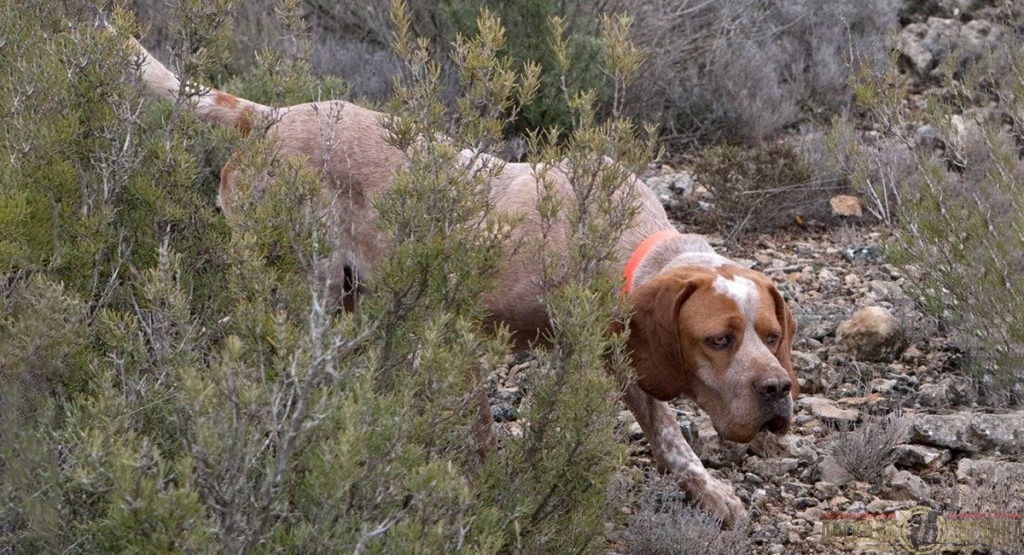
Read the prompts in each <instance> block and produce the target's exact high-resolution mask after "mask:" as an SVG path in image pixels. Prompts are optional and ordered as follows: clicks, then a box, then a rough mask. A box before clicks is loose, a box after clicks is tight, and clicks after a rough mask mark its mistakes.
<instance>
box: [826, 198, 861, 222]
mask: <svg viewBox="0 0 1024 555" xmlns="http://www.w3.org/2000/svg"><path fill="white" fill-rule="evenodd" d="M828 204H829V206H831V207H832V213H833V214H835V215H836V216H844V217H847V218H859V217H861V216H863V215H864V211H863V210H862V209H861V207H860V199H858V198H857V197H855V196H853V195H836V196H834V197H832V198H831V199H829V201H828Z"/></svg>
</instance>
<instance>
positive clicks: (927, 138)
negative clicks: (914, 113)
mask: <svg viewBox="0 0 1024 555" xmlns="http://www.w3.org/2000/svg"><path fill="white" fill-rule="evenodd" d="M914 144H916V145H917V146H919V147H921V148H923V149H925V150H935V149H936V148H941V147H942V146H943V141H942V135H940V134H939V131H938V130H937V129H935V127H934V126H932V125H931V124H925V125H922V126H921V127H918V128H917V131H915V132H914Z"/></svg>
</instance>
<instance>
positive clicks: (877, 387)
mask: <svg viewBox="0 0 1024 555" xmlns="http://www.w3.org/2000/svg"><path fill="white" fill-rule="evenodd" d="M868 386H869V387H871V391H875V392H878V393H889V392H890V391H892V389H893V388H894V387H896V380H887V379H885V378H875V379H873V380H871V381H870V382H868Z"/></svg>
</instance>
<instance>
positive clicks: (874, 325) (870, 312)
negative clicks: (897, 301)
mask: <svg viewBox="0 0 1024 555" xmlns="http://www.w3.org/2000/svg"><path fill="white" fill-rule="evenodd" d="M836 342H837V343H839V344H842V345H844V346H845V347H846V349H847V350H848V351H849V352H850V354H852V355H853V356H854V357H856V358H857V359H859V360H863V361H868V362H891V361H893V360H894V359H895V358H896V357H897V356H898V355H899V353H900V352H901V351H902V350H903V333H902V331H901V330H900V325H899V322H898V321H897V320H896V317H895V316H893V315H892V313H891V312H889V310H888V309H885V308H883V307H880V306H869V307H866V308H862V309H860V310H858V311H857V312H854V313H853V316H851V317H850V319H849V320H846V321H845V322H843V323H841V324H839V327H838V328H836Z"/></svg>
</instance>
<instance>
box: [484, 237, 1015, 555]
mask: <svg viewBox="0 0 1024 555" xmlns="http://www.w3.org/2000/svg"><path fill="white" fill-rule="evenodd" d="M885 233H886V232H885V230H884V229H875V228H872V227H867V226H858V225H853V224H851V225H846V226H843V227H840V228H838V229H833V230H830V231H825V232H819V233H808V232H801V233H793V232H779V233H775V234H772V235H760V236H750V237H749V238H747V239H744V240H742V241H741V242H740V244H738V245H736V246H731V247H730V246H727V245H725V244H724V243H723V241H722V240H721V239H720V238H716V237H715V236H714V235H711V236H710V238H711V241H712V243H713V244H715V246H716V248H717V249H718V250H719V251H720V252H722V253H723V254H725V255H726V256H729V257H731V258H733V259H734V260H736V261H738V262H740V263H742V264H745V265H748V266H750V267H752V268H754V269H756V270H758V271H761V272H764V273H766V274H767V275H769V276H771V277H772V278H773V279H774V280H775V282H776V283H777V284H778V285H779V287H780V289H781V290H782V291H783V293H784V295H785V296H786V297H787V298H788V300H789V302H790V304H791V307H792V308H793V312H794V315H795V317H796V319H797V321H798V326H799V331H798V333H797V338H796V341H795V344H794V364H795V366H796V369H797V373H798V375H799V377H800V385H801V393H800V396H799V398H798V399H797V402H796V407H795V421H794V428H793V430H792V431H791V433H790V434H788V435H786V436H783V437H776V436H773V435H770V434H767V433H765V434H763V435H762V436H761V437H759V438H757V439H756V440H755V441H754V442H753V443H751V444H749V445H740V444H736V443H732V442H729V441H724V440H721V439H720V438H718V437H717V435H716V433H715V431H714V429H713V428H712V426H711V422H710V420H709V419H708V417H707V416H706V415H705V414H704V413H703V412H702V411H700V410H699V409H698V408H697V407H696V405H695V404H693V403H692V402H690V401H688V400H685V399H681V400H678V401H676V402H674V403H673V405H674V407H675V408H676V409H677V411H678V412H677V415H678V419H679V422H680V426H681V427H682V428H683V430H684V433H685V434H686V435H687V437H689V438H691V444H692V445H693V446H694V449H695V451H696V452H697V453H698V455H699V456H700V458H701V460H702V461H703V462H704V464H705V466H707V467H708V468H709V469H711V472H712V474H713V475H715V476H716V477H718V478H720V479H723V480H726V481H728V482H729V483H731V484H732V485H733V487H734V488H735V489H736V493H737V495H738V496H739V497H740V499H741V500H743V502H744V503H746V504H747V506H748V507H749V509H750V514H751V523H750V525H749V528H748V529H747V530H745V531H744V533H747V534H749V541H750V544H751V549H752V551H753V552H756V553H794V552H796V553H803V552H822V551H831V550H833V549H836V547H835V546H833V545H827V541H828V540H827V539H826V540H825V541H826V545H823V543H822V542H823V540H822V526H823V524H822V523H823V518H822V515H823V514H824V515H827V514H829V513H891V512H893V511H896V510H905V509H909V508H911V507H914V506H917V505H927V506H930V507H933V508H936V509H939V510H943V511H953V512H955V511H958V510H971V511H982V510H985V511H996V510H998V511H1009V510H1011V509H1013V507H1010V506H1005V504H1006V503H1009V504H1011V505H1012V504H1013V503H1014V502H1016V508H1015V510H1018V511H1019V510H1021V509H1022V507H1021V506H1020V500H1021V499H1024V490H1022V489H1020V487H1021V483H1022V481H1021V479H1020V478H1024V463H1022V462H1020V461H1021V460H1022V459H1021V455H1024V411H1009V410H1001V411H1000V410H994V409H991V408H985V407H984V406H982V405H979V403H978V399H977V397H976V394H975V389H974V387H973V385H972V381H971V379H970V378H969V377H968V375H967V372H966V370H965V369H964V368H963V364H962V363H963V356H962V354H961V353H960V352H958V351H957V350H956V349H955V348H954V347H953V346H951V345H950V344H949V343H948V342H947V341H946V339H945V338H944V337H943V335H942V334H941V333H940V331H939V327H938V326H937V325H936V324H935V323H932V322H930V320H929V319H928V318H927V317H925V316H924V315H923V314H921V313H920V312H918V311H917V310H916V309H915V304H914V302H913V301H912V300H911V298H910V295H909V293H908V290H909V289H910V287H909V286H910V285H911V283H912V281H913V279H912V278H911V277H909V276H906V275H904V274H903V273H902V272H901V271H900V270H898V269H897V268H895V267H893V266H891V265H889V264H887V263H886V262H885V261H884V259H883V257H882V255H881V247H880V243H881V241H882V240H883V239H884V235H885ZM514 374H515V373H514V372H513V373H512V376H511V377H509V378H508V379H507V380H506V381H505V382H504V383H502V384H501V385H500V386H499V387H498V388H497V389H496V390H495V392H494V393H493V394H492V405H493V408H494V412H495V418H496V420H497V421H499V423H500V425H501V427H502V428H503V432H504V434H506V435H517V434H518V430H520V429H521V428H520V426H521V423H519V422H517V421H516V413H517V406H518V403H519V402H520V400H521V397H522V396H521V395H520V390H519V388H518V387H516V385H515V376H514ZM620 421H621V426H620V428H621V431H622V434H623V436H624V440H625V441H628V442H629V451H630V466H631V468H630V469H629V470H628V471H627V472H636V473H638V474H637V475H639V476H642V475H643V473H644V472H647V471H650V469H652V468H653V461H652V458H651V454H650V450H649V449H648V447H647V443H646V440H645V439H644V437H643V434H642V433H641V432H640V428H639V425H638V424H636V422H635V421H634V420H633V418H632V415H631V414H630V413H629V411H626V410H623V412H622V414H621V416H620ZM1014 477H1016V478H1014ZM1013 488H1017V489H1016V492H1017V493H1016V496H1015V497H1014V495H1012V494H1010V493H1009V492H1010V491H1011V490H1012V489H1013ZM1000 503H1002V505H1000ZM621 510H622V511H623V512H626V513H631V512H633V511H635V510H639V509H637V507H630V506H626V507H622V508H621ZM622 548H626V549H628V546H626V545H616V546H614V548H613V549H615V550H618V549H622Z"/></svg>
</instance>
